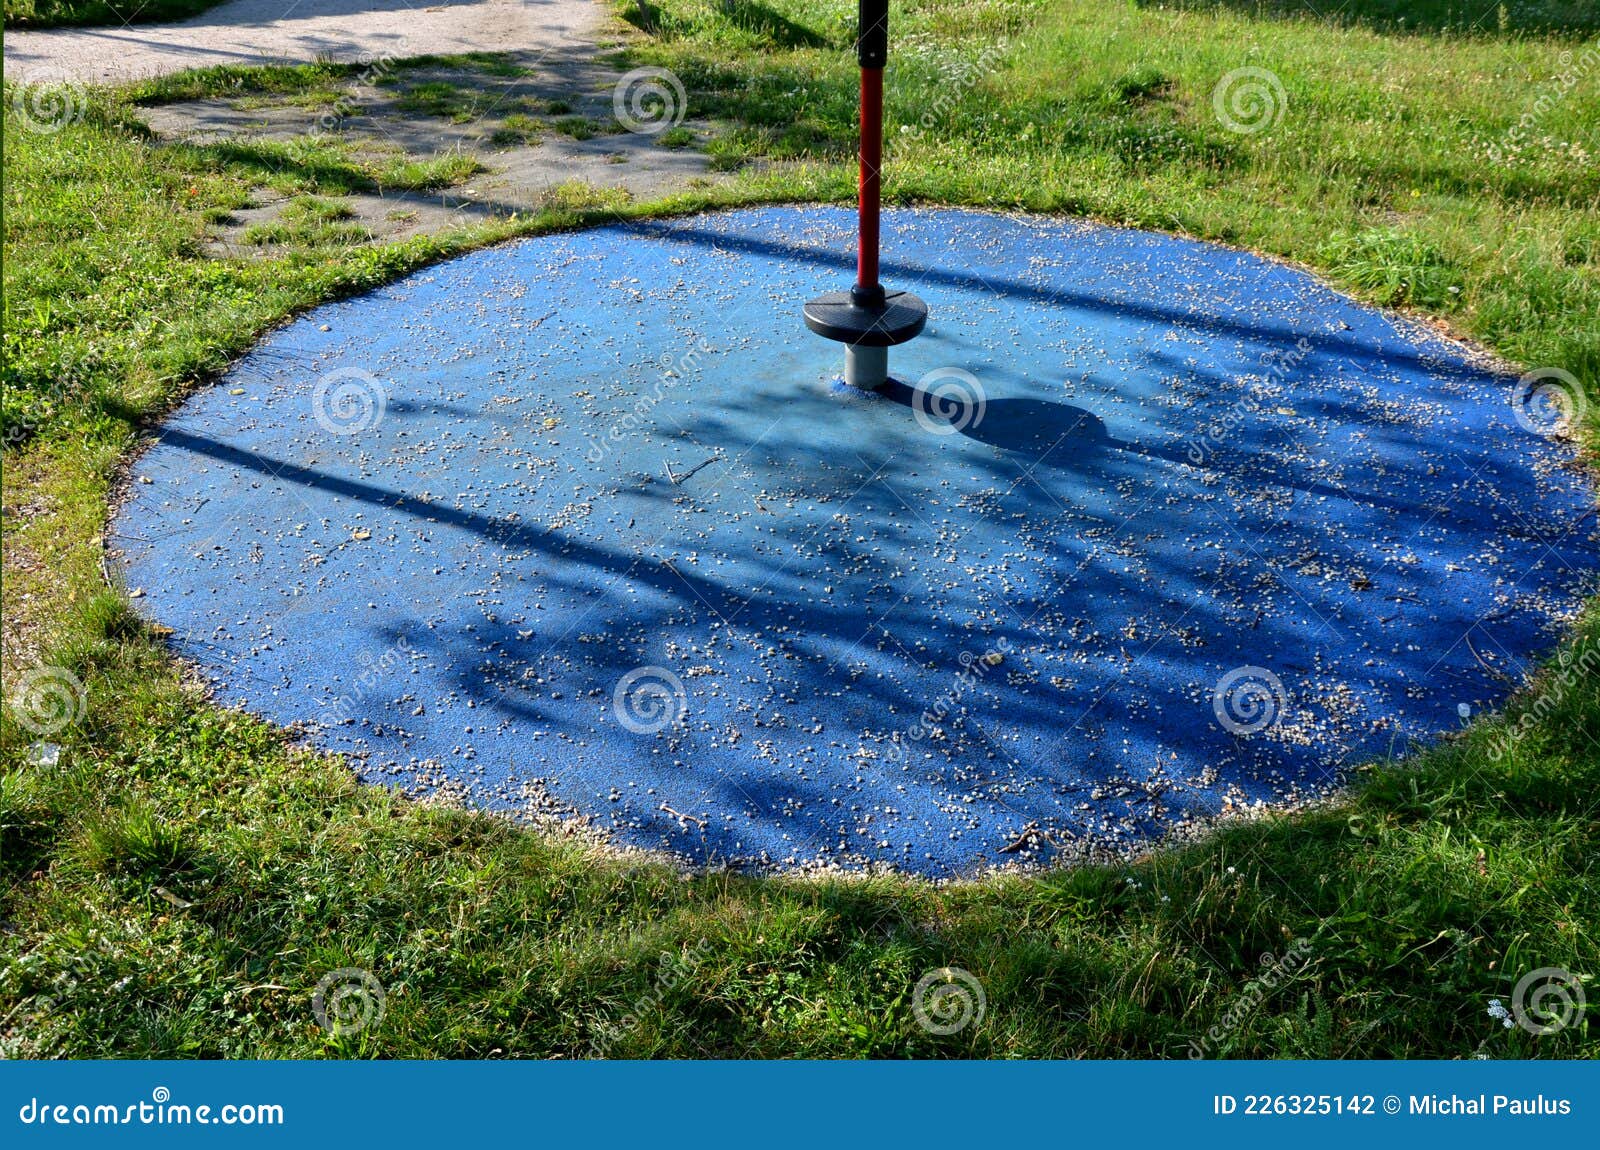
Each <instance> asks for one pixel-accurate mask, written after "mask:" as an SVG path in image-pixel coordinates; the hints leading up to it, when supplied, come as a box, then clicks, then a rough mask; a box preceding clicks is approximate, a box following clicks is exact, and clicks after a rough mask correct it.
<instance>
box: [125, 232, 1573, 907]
mask: <svg viewBox="0 0 1600 1150" xmlns="http://www.w3.org/2000/svg"><path fill="white" fill-rule="evenodd" d="M853 235H854V214H853V213H852V212H850V211H848V210H844V209H835V208H790V207H785V208H766V209H756V210H744V211H735V212H728V213H720V214H710V215H703V216H699V217H694V218H687V219H681V220H674V221H665V222H654V223H640V224H632V225H616V226H611V227H604V228H599V229H596V230H591V231H585V232H579V233H573V234H564V235H553V236H547V237H542V238H538V239H531V240H527V241H523V242H519V243H515V244H511V245H508V246H504V247H499V248H496V249H493V250H489V251H484V252H481V253H478V254H475V255H471V256H467V257H464V258H461V259H457V260H454V261H452V262H450V263H447V264H444V265H441V266H439V267H436V268H432V269H429V270H426V271H423V272H419V273H417V274H415V275H412V276H410V277H408V278H406V279H404V280H402V281H400V282H398V283H396V284H395V285H393V286H392V287H389V288H386V289H384V290H381V291H377V292H374V293H372V294H370V295H366V296H362V297H360V298H357V299H352V300H349V301H345V302H341V303H336V304H332V305H328V306H325V307H322V308H320V309H318V310H316V311H314V312H312V313H310V314H308V315H306V316H304V317H302V318H300V319H298V320H297V321H295V322H293V323H291V324H289V325H288V326H286V327H284V328H282V329H281V330H278V331H276V332H274V333H273V334H272V335H271V336H270V337H269V338H267V339H266V340H265V341H264V342H263V343H262V344H261V345H260V346H259V347H258V348H256V349H255V350H254V351H253V352H251V353H250V354H249V355H247V356H246V357H245V358H243V359H242V360H241V361H240V362H239V363H238V364H237V365H236V366H235V368H234V369H233V370H232V371H231V372H230V373H229V374H228V376H227V377H226V378H225V379H224V380H222V381H221V382H220V383H219V384H218V385H216V386H213V387H210V388H208V389H206V390H205V391H203V392H201V393H199V394H198V395H196V396H195V397H194V398H193V399H192V400H191V401H190V402H189V403H188V404H187V405H185V406H184V407H183V408H182V410H180V411H179V412H178V413H177V414H176V416H175V417H174V418H172V419H171V420H170V421H169V422H168V423H167V424H166V425H165V426H164V427H163V428H162V429H161V431H160V432H159V434H158V436H157V437H156V442H155V444H154V445H153V446H152V447H151V448H150V450H149V451H148V453H146V454H145V455H144V456H142V457H141V458H140V459H139V460H138V461H137V463H136V464H135V466H134V469H133V481H132V482H131V483H130V485H129V496H128V498H127V500H126V502H125V504H124V506H123V508H122V510H121V511H120V513H119V515H118V516H117V518H116V521H115V524H114V532H113V535H114V537H113V540H112V543H113V546H114V548H115V549H116V551H117V553H118V556H119V559H120V562H121V565H122V568H123V572H124V577H125V579H126V582H127V584H128V585H129V587H130V588H138V589H140V590H142V592H143V597H142V598H141V599H139V600H138V602H139V603H140V607H141V610H143V611H145V612H146V613H147V614H148V615H149V616H150V617H151V618H153V619H156V620H159V621H160V622H161V623H162V624H164V625H165V626H167V627H170V628H171V629H172V631H173V637H172V642H173V644H174V646H175V647H176V649H177V651H178V652H179V653H180V654H182V655H183V656H185V657H187V658H188V659H190V660H192V661H193V662H194V663H195V664H197V665H198V666H199V667H200V668H201V669H202V670H203V671H204V672H205V673H206V674H207V675H208V676H209V677H210V678H211V679H212V680H213V681H214V683H215V684H216V689H217V694H218V697H219V698H220V699H221V700H222V701H224V702H227V703H230V704H234V703H236V704H238V705H240V706H243V707H245V708H247V709H249V710H250V711H253V712H256V713H258V714H261V715H263V716H266V717H268V718H270V719H272V720H274V721H276V722H278V723H281V724H285V725H288V724H298V725H299V729H300V730H302V731H304V732H305V733H306V734H307V736H308V737H309V738H310V739H311V740H312V741H313V742H315V743H316V744H317V745H319V746H323V747H326V748H329V749H332V750H336V751H340V752H345V753H347V754H349V755H350V756H351V761H352V762H353V764H354V765H355V767H356V769H357V770H358V771H359V772H360V773H361V775H362V776H363V777H364V778H366V779H368V780H370V781H374V782H385V783H389V784H392V785H399V786H404V787H406V788H408V789H410V790H414V791H429V790H440V789H442V790H444V791H446V792H447V793H450V794H452V795H454V796H457V797H460V798H463V799H465V801H468V802H470V803H475V804H478V805H480V806H484V807H492V808H497V809H506V810H523V811H533V812H539V813H562V814H566V815H570V816H574V817H581V818H584V819H587V820H588V821H589V823H590V824H591V826H592V827H593V828H594V829H596V830H598V831H600V832H603V833H606V834H608V835H610V836H611V837H612V838H613V840H614V841H616V842H618V843H620V844H626V845H634V846H640V847H648V848H658V849H666V850H670V851H673V852H677V853H680V854H683V855H686V856H688V857H690V858H692V859H694V860H697V861H700V862H720V861H726V862H733V863H741V864H752V865H765V866H809V865H814V864H817V865H839V866H851V867H858V866H864V865H870V864H888V865H894V866H898V867H901V868H904V869H908V870H914V871H919V872H923V873H928V874H934V875H949V874H970V873H974V872H976V871H979V870H981V869H983V868H985V867H988V866H993V865H996V864H1003V863H1007V862H1010V861H1018V862H1024V861H1026V862H1040V861H1049V860H1051V859H1055V858H1059V857H1061V855H1062V854H1069V855H1076V854H1081V853H1084V852H1085V851H1090V850H1096V849H1102V848H1103V849H1108V850H1126V849H1132V848H1135V847H1137V846H1138V845H1139V844H1141V843H1144V842H1147V841H1149V840H1150V839H1151V838H1152V837H1154V836H1159V835H1161V834H1163V833H1165V832H1167V831H1169V830H1171V829H1172V828H1173V827H1174V826H1193V825H1198V824H1199V823H1201V822H1203V821H1205V820H1207V819H1209V818H1210V817H1212V816H1215V815H1217V814H1219V813H1224V812H1229V811H1243V810H1247V809H1249V808H1252V807H1255V806H1257V805H1259V804H1262V803H1277V802H1295V801H1302V800H1305V799H1308V798H1311V797H1314V796H1316V795H1318V794H1320V793H1323V792H1324V791H1325V790H1326V789H1327V788H1329V787H1331V786H1334V785H1337V784H1338V782H1339V781H1340V780H1341V778H1342V777H1344V775H1345V773H1346V772H1347V771H1349V770H1350V769H1351V768H1353V767H1355V766H1358V765H1360V764H1361V763H1362V762H1363V761H1367V760H1370V759H1372V758H1374V757H1382V756H1384V755H1387V754H1391V753H1395V754H1398V753H1403V752H1405V751H1407V750H1409V749H1411V748H1413V747H1415V746H1416V745H1418V744H1420V743H1425V742H1426V741H1427V740H1429V739H1430V738H1432V737H1435V736H1437V735H1438V734H1439V733H1440V732H1442V731H1447V730H1449V729H1452V728H1457V727H1459V726H1460V725H1461V723H1462V721H1463V720H1462V717H1463V715H1468V714H1470V713H1472V712H1473V711H1475V710H1477V709H1481V708H1484V707H1490V706H1494V705H1496V704H1497V703H1498V701H1499V700H1501V699H1502V698H1503V697H1504V695H1505V694H1506V692H1507V682H1508V680H1507V678H1506V677H1507V676H1509V677H1510V678H1511V679H1515V678H1517V677H1518V676H1520V675H1522V674H1523V673H1525V671H1526V669H1527V667H1528V665H1529V661H1530V660H1531V659H1534V658H1536V657H1538V656H1541V655H1542V654H1545V653H1547V652H1548V651H1549V650H1550V649H1551V648H1552V647H1553V645H1554V643H1555V641H1556V638H1557V636H1558V634H1559V627H1560V624H1561V623H1562V621H1563V620H1564V619H1566V618H1567V617H1569V616H1570V615H1571V613H1572V612H1573V611H1574V610H1575V609H1576V607H1577V605H1578V603H1579V599H1580V596H1581V594H1582V593H1583V592H1584V590H1585V588H1586V587H1587V586H1588V585H1589V582H1590V574H1591V573H1592V572H1593V571H1594V570H1595V569H1596V567H1597V562H1596V549H1597V545H1600V544H1597V538H1596V535H1595V529H1594V520H1593V519H1592V518H1591V517H1590V512H1591V511H1592V509H1593V507H1594V495H1593V491H1592V490H1591V488H1590V487H1589V485H1588V483H1587V480H1586V479H1585V477H1584V476H1583V475H1582V474H1581V473H1580V472H1579V471H1578V470H1577V469H1576V467H1575V464H1574V462H1573V452H1572V451H1571V450H1570V449H1569V448H1568V447H1567V446H1565V445H1564V444H1563V443H1562V442H1561V440H1560V439H1559V437H1556V436H1551V435H1549V434H1548V432H1549V431H1550V430H1551V428H1550V427H1549V426H1547V425H1544V424H1541V423H1540V422H1539V413H1538V412H1537V411H1533V412H1532V413H1531V414H1530V410H1529V409H1528V408H1527V407H1526V405H1525V404H1524V406H1523V407H1520V408H1519V407H1518V404H1519V402H1522V401H1524V400H1526V399H1527V398H1528V397H1527V396H1526V395H1524V394H1522V393H1523V392H1524V391H1526V388H1525V387H1519V383H1518V381H1517V380H1516V379H1515V378H1512V377H1506V376H1504V375H1500V374H1496V373H1494V372H1492V371H1491V370H1488V369H1486V368H1485V367H1483V366H1480V365H1478V364H1476V363H1474V362H1473V361H1472V360H1471V359H1470V358H1469V357H1468V356H1467V354H1466V353H1464V352H1463V351H1462V350H1461V349H1459V348H1457V347H1455V346H1454V345H1452V344H1449V343H1446V342H1444V341H1442V340H1440V339H1439V338H1437V337H1435V336H1433V335H1431V334H1430V333H1428V332H1426V331H1424V330H1421V329H1413V328H1411V327H1410V325H1406V324H1403V323H1401V322H1399V321H1396V320H1394V319H1392V318H1390V317H1387V316H1385V315H1383V314H1380V313H1378V312H1376V311H1373V310H1370V309H1366V308H1363V307H1358V306H1356V305H1354V304H1352V303H1351V302H1350V301H1348V300H1347V299H1345V298H1343V297H1341V296H1339V295H1337V294H1335V293H1333V292H1331V291H1329V290H1327V289H1326V288H1323V287H1321V286H1319V285H1318V284H1317V283H1316V282H1315V281H1314V280H1312V279H1311V278H1310V277H1308V276H1307V275H1305V274H1303V273H1301V272H1298V271H1295V270H1293V269H1290V268H1287V267H1283V266H1280V265H1277V264H1274V263H1271V262H1268V261H1265V260H1262V259H1260V258H1258V257H1255V256H1252V255H1249V254H1247V253H1241V252H1237V251H1232V250H1228V249H1224V248H1219V247H1214V246H1209V245H1205V244H1200V243H1194V242H1189V241H1185V240H1179V239H1173V238H1170V237H1166V236H1160V235H1150V234H1145V233H1140V232H1133V231H1123V230H1116V229H1109V228H1104V227H1098V226H1091V225H1088V224H1083V223H1077V222H1069V221H1062V220H1056V219H1044V218H1014V217H1007V216H1001V215H992V214H985V213H979V212H966V211H943V210H939V211H933V210H929V211H920V210H919V211H911V210H904V211H891V212H888V213H887V214H886V215H885V219H884V253H885V271H884V279H885V282H886V283H887V284H889V285H890V286H891V287H897V288H906V289H910V290H913V291H915V292H916V293H917V294H919V295H920V296H922V298H923V299H925V300H926V301H927V302H928V304H929V306H930V308H931V312H932V318H931V320H930V323H929V327H928V330H927V332H926V333H925V334H924V335H923V336H922V337H921V338H919V339H917V340H915V341H913V342H912V343H910V344H907V345H905V346H904V347H900V348H896V349H894V350H893V351H892V352H891V354H890V368H891V372H892V374H893V376H894V381H895V382H893V383H892V384H891V385H890V387H889V388H887V389H886V390H885V391H884V392H883V393H881V394H869V395H863V394H859V393H854V392H851V391H848V390H847V389H845V388H844V387H843V385H842V383H841V382H840V381H839V378H838V377H839V372H840V370H841V367H842V353H841V351H840V348H839V347H838V346H837V345H835V344H830V343H828V342H826V341H823V340H820V339H818V338H816V337H814V336H812V335H810V334H809V333H807V332H806V331H805V330H804V328H803V327H802V326H801V322H800V308H801V305H802V304H803V303H804V302H805V301H806V300H808V299H810V298H812V297H813V296H816V295H818V294H820V293H821V292H823V291H825V290H832V289H836V288H840V287H843V286H845V285H847V284H848V282H849V280H850V278H851V273H852V270H853V259H852V251H853Z"/></svg>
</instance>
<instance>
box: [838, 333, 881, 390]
mask: <svg viewBox="0 0 1600 1150" xmlns="http://www.w3.org/2000/svg"><path fill="white" fill-rule="evenodd" d="M844 381H845V382H846V383H848V384H849V385H850V386H851V387H859V388H861V389H862V390H864V391H871V390H872V389H873V388H875V387H882V386H883V385H884V384H885V383H887V382H889V349H888V348H886V347H862V346H861V345H859V344H846V345H845V348H844Z"/></svg>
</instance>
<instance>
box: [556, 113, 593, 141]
mask: <svg viewBox="0 0 1600 1150" xmlns="http://www.w3.org/2000/svg"><path fill="white" fill-rule="evenodd" d="M553 127H554V128H555V130H556V131H558V132H560V133H561V134H562V135H563V136H571V137H572V138H573V139H574V140H591V139H593V138H594V137H595V135H596V134H598V132H599V131H600V125H599V124H597V123H595V122H594V121H593V120H591V119H589V118H588V117H587V116H563V117H562V118H561V119H559V120H557V121H556V122H555V124H554V125H553Z"/></svg>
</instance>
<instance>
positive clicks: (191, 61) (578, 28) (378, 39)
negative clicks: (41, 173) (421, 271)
mask: <svg viewBox="0 0 1600 1150" xmlns="http://www.w3.org/2000/svg"><path fill="white" fill-rule="evenodd" d="M602 17H603V13H602V11H601V9H600V7H599V5H598V4H597V3H595V2H594V0H443V2H442V3H428V2H427V0H417V2H416V3H407V0H232V2H231V3H228V4H222V5H219V6H218V7H216V8H213V9H211V10H210V11H209V12H203V13H201V14H200V15H199V16H196V17H194V18H192V19H190V20H185V21H184V22H182V23H180V24H143V25H130V26H128V27H122V28H109V27H108V28H59V29H51V30H49V31H42V32H8V33H7V34H6V37H5V71H6V78H7V79H10V80H21V81H23V82H30V81H51V82H61V81H66V80H76V81H78V82H81V83H104V82H111V81H121V80H136V79H140V78H142V77H147V76H155V75H161V74H163V73H167V72H177V71H181V70H182V69H184V68H199V67H206V66H208V65H213V64H270V63H303V62H306V61H310V60H315V59H317V58H319V57H327V58H331V59H334V60H340V61H354V60H361V59H370V58H376V57H382V56H391V57H395V58H399V57H405V56H423V55H435V54H439V55H442V54H447V53H455V52H515V51H526V50H529V49H534V50H537V49H548V50H551V51H554V52H570V51H574V50H579V49H587V48H589V47H590V46H591V44H592V41H593V37H594V35H595V33H596V31H597V30H598V28H599V27H600V25H601V20H602Z"/></svg>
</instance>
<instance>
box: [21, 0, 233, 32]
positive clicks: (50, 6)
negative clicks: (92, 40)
mask: <svg viewBox="0 0 1600 1150" xmlns="http://www.w3.org/2000/svg"><path fill="white" fill-rule="evenodd" d="M220 3H222V0H5V19H6V27H7V28H56V27H62V26H76V25H95V24H112V25H117V26H121V25H123V24H163V23H167V22H168V21H173V20H186V19H188V18H189V17H190V16H194V15H197V14H199V13H201V12H204V11H205V10H206V9H207V8H215V7H216V6H217V5H218V4H220Z"/></svg>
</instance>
